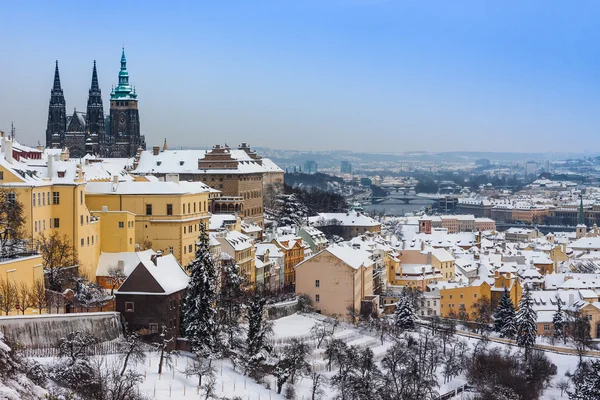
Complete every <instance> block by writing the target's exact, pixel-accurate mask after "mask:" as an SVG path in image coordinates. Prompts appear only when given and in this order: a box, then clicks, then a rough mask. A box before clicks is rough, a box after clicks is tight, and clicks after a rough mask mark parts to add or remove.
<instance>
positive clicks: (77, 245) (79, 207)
mask: <svg viewBox="0 0 600 400" xmlns="http://www.w3.org/2000/svg"><path fill="white" fill-rule="evenodd" d="M13 144H15V145H16V146H18V147H19V148H20V149H23V148H25V147H24V146H21V145H19V144H18V143H16V142H13V141H12V140H11V139H7V138H4V137H3V138H2V140H1V143H0V151H1V152H0V186H1V187H2V188H4V189H7V190H8V191H9V192H11V193H14V194H15V198H16V199H17V200H18V201H19V202H20V203H21V204H22V205H23V216H24V217H25V225H24V226H23V232H24V235H25V237H26V238H30V239H31V240H32V242H33V243H35V242H36V240H38V239H39V237H40V235H41V234H42V233H43V234H44V235H45V236H49V235H50V234H51V233H52V232H58V233H59V234H60V235H61V236H62V235H66V236H67V237H68V239H69V240H70V241H71V243H72V244H73V247H74V251H75V253H76V254H77V258H78V260H79V272H80V273H81V274H82V275H84V276H88V277H91V278H93V277H94V271H95V268H96V263H97V261H98V257H99V255H100V245H99V235H100V225H99V223H98V220H97V219H96V218H95V217H93V216H92V215H91V214H90V212H89V210H88V208H87V206H86V203H85V180H84V174H83V171H82V168H81V165H79V164H77V163H75V162H70V161H61V159H60V155H58V154H56V155H47V162H46V161H44V160H42V159H41V158H42V153H41V152H39V151H37V150H35V149H30V151H28V152H27V153H28V154H32V155H34V156H36V157H39V158H36V159H31V160H29V159H25V158H20V159H19V160H17V159H16V158H15V157H14V155H15V154H18V152H17V151H16V150H13ZM36 151H37V153H35V152H36ZM44 157H46V156H44Z"/></svg>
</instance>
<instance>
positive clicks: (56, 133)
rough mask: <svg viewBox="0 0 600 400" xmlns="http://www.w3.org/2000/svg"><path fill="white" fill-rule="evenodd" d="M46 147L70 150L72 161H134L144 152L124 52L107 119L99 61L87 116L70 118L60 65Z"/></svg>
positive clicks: (53, 88)
mask: <svg viewBox="0 0 600 400" xmlns="http://www.w3.org/2000/svg"><path fill="white" fill-rule="evenodd" d="M46 147H51V148H64V147H68V148H69V150H70V153H71V157H75V158H76V157H83V156H84V155H85V154H96V155H100V156H102V157H133V156H135V154H136V151H137V149H138V148H140V147H141V148H143V149H145V147H146V143H145V141H144V136H142V135H140V120H139V113H138V100H137V94H136V92H135V89H134V88H132V87H131V86H130V84H129V73H128V71H127V59H126V58H125V49H123V53H122V54H121V69H120V71H119V84H118V86H117V87H115V88H113V90H112V92H111V94H110V116H109V117H108V118H106V117H105V115H104V106H103V103H102V91H101V90H100V85H99V84H98V74H97V71H96V61H94V68H93V71H92V84H91V86H90V90H89V95H88V101H87V109H86V112H85V113H83V112H78V111H77V110H74V111H73V114H72V115H71V116H69V117H67V112H66V101H65V96H64V93H63V90H62V87H61V84H60V74H59V70H58V61H57V62H56V67H55V70H54V85H53V87H52V90H51V92H50V104H49V107H48V124H47V128H46Z"/></svg>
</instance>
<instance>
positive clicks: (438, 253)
mask: <svg viewBox="0 0 600 400" xmlns="http://www.w3.org/2000/svg"><path fill="white" fill-rule="evenodd" d="M431 254H432V255H433V256H434V257H435V258H437V260H438V261H439V262H451V261H454V257H452V254H450V253H449V252H448V251H446V250H444V249H442V248H433V249H431Z"/></svg>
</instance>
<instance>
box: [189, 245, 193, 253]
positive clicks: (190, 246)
mask: <svg viewBox="0 0 600 400" xmlns="http://www.w3.org/2000/svg"><path fill="white" fill-rule="evenodd" d="M188 252H190V253H191V252H192V245H191V244H190V245H189V246H188Z"/></svg>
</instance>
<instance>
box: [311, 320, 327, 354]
mask: <svg viewBox="0 0 600 400" xmlns="http://www.w3.org/2000/svg"><path fill="white" fill-rule="evenodd" d="M310 333H311V334H312V336H313V337H314V338H315V340H316V341H317V349H320V348H321V344H322V343H323V341H324V340H325V338H326V337H328V336H329V335H332V334H333V329H332V327H331V324H329V323H328V322H327V321H323V322H318V323H316V324H314V325H313V327H312V328H311V329H310Z"/></svg>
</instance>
